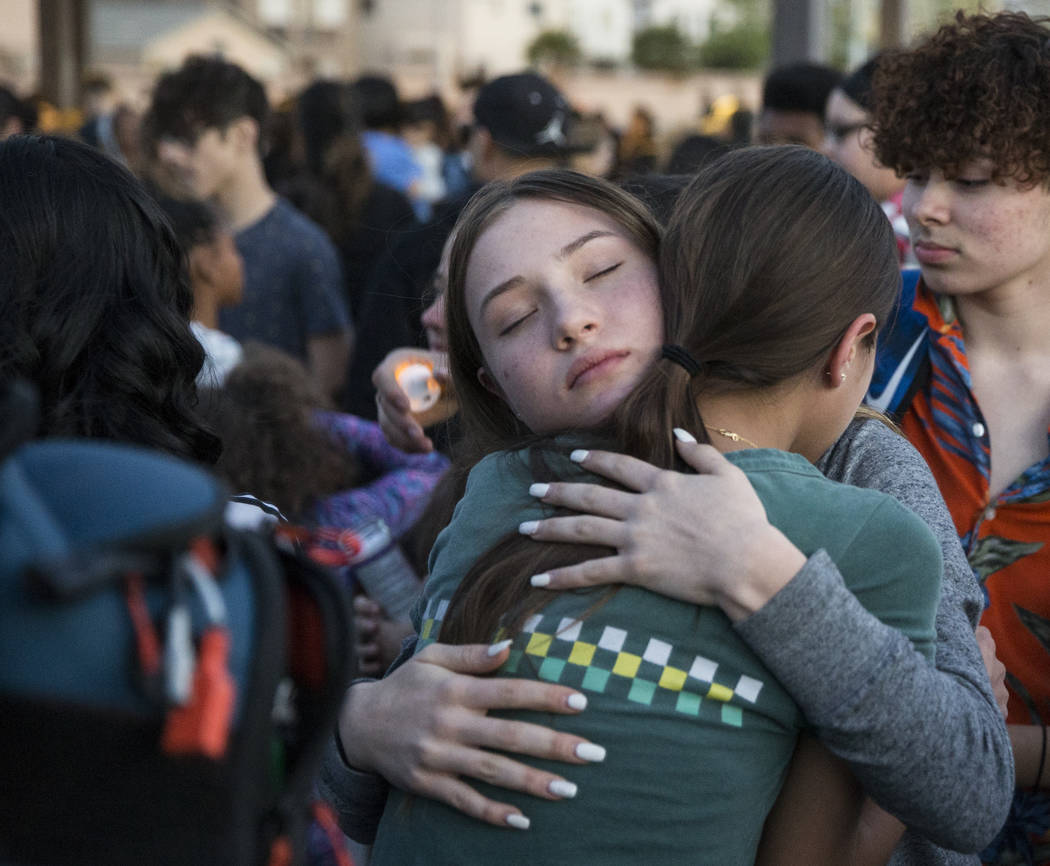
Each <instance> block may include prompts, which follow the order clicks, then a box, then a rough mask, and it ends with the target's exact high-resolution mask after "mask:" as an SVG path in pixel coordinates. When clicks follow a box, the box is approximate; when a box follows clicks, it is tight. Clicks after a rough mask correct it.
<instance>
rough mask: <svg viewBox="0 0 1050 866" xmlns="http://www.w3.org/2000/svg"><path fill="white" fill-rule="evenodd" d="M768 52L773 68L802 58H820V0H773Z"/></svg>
mask: <svg viewBox="0 0 1050 866" xmlns="http://www.w3.org/2000/svg"><path fill="white" fill-rule="evenodd" d="M772 53H773V56H772V58H771V66H773V67H774V68H775V67H777V66H783V65H784V64H786V63H796V62H798V61H803V60H810V61H813V62H815V63H820V62H822V61H823V60H824V3H823V2H822V0H773V52H772Z"/></svg>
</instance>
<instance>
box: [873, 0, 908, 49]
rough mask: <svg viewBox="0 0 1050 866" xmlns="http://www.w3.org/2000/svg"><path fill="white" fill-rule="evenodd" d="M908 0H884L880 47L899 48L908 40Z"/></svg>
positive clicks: (881, 13)
mask: <svg viewBox="0 0 1050 866" xmlns="http://www.w3.org/2000/svg"><path fill="white" fill-rule="evenodd" d="M907 20H908V5H907V0H882V3H881V7H880V11H879V47H880V48H898V47H900V46H901V45H904V43H905V41H906V30H907Z"/></svg>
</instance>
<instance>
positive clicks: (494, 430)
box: [442, 147, 900, 642]
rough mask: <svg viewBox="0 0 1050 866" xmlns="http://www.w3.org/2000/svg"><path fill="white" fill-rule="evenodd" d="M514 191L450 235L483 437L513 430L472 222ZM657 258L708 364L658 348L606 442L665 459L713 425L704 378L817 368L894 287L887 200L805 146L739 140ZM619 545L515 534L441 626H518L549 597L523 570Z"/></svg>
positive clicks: (711, 383)
mask: <svg viewBox="0 0 1050 866" xmlns="http://www.w3.org/2000/svg"><path fill="white" fill-rule="evenodd" d="M544 174H546V173H544ZM534 177H535V176H534ZM541 180H542V181H543V182H546V178H542V179H541ZM559 182H560V181H559ZM514 200H515V198H513V197H509V196H508V195H507V191H506V189H505V188H501V189H499V190H496V191H494V192H493V193H491V194H490V195H489V196H486V197H484V198H479V199H477V200H476V201H475V204H474V209H473V212H472V213H470V214H469V217H470V220H469V222H466V223H463V224H461V226H460V234H459V235H458V236H457V238H456V242H455V244H454V245H453V250H452V255H453V258H452V268H450V278H449V306H448V316H449V345H450V355H451V358H452V370H453V376H454V377H457V376H458V378H456V388H457V394H459V396H460V405H461V407H462V409H463V410H464V412H465V415H464V420H465V422H469V424H470V425H471V427H472V428H473V431H474V435H475V436H476V437H477V439H478V441H479V442H481V441H484V440H486V439H487V442H488V443H489V445H490V450H491V449H497V448H501V447H503V448H506V447H508V446H509V445H511V444H512V443H513V442H514V438H515V433H516V432H517V428H516V422H515V419H514V417H513V415H511V414H510V412H509V410H507V409H506V408H505V407H502V406H501V405H495V404H496V401H497V398H495V397H493V396H492V395H490V394H488V392H486V391H484V390H483V389H482V388H481V386H480V385H479V384H478V383H477V380H476V377H475V372H476V370H477V369H478V367H480V366H481V365H482V364H483V360H482V359H481V352H480V348H479V347H478V343H477V340H476V339H475V338H474V335H473V333H472V331H471V330H470V325H469V321H468V320H467V314H466V307H465V304H464V303H463V297H462V296H463V282H464V278H465V272H466V265H467V261H468V259H469V255H470V251H471V250H472V248H473V245H474V243H475V242H476V240H477V238H478V237H479V236H480V234H481V232H482V231H483V230H484V228H485V227H486V226H487V225H488V224H489V222H490V221H491V220H492V219H493V218H494V216H495V214H496V213H500V212H502V211H503V210H505V209H506V208H507V207H509V206H510V204H512V203H513V201H514ZM577 203H580V202H578V201H577ZM586 203H589V202H586ZM467 226H469V229H466V227H467ZM659 263H660V294H661V303H662V306H663V313H664V323H665V332H666V335H667V342H668V343H673V344H677V345H680V346H682V347H684V348H685V349H686V350H687V351H688V352H689V353H690V354H692V355H693V357H694V358H696V359H697V361H698V362H699V363H700V366H701V370H700V372H699V373H698V374H697V375H695V376H690V375H689V374H688V373H687V372H686V371H685V370H684V369H682V368H681V367H679V366H677V365H675V364H673V363H671V362H670V361H661V362H658V363H656V364H654V365H653V367H652V368H651V369H650V371H649V372H648V373H647V374H646V375H645V376H644V377H643V379H642V381H641V382H640V383H639V384H638V385H637V386H636V387H635V389H634V390H633V391H632V393H631V394H630V395H629V396H628V397H627V399H626V400H625V401H624V403H623V404H621V406H620V407H619V408H618V409H617V411H616V412H615V413H614V417H613V421H612V436H611V439H610V440H608V441H607V444H611V445H612V446H613V447H615V448H617V449H619V450H622V451H625V452H627V453H630V454H633V455H635V456H637V457H640V458H642V459H645V460H648V461H650V462H652V463H655V464H656V465H658V466H662V467H665V468H670V467H673V466H674V465H675V456H676V452H675V449H674V444H673V439H672V430H673V428H674V427H684V428H685V429H687V430H690V431H693V432H694V433H696V434H697V435H698V436H699V437H703V438H705V439H706V435H705V432H704V431H705V428H704V425H703V419H702V417H701V414H700V408H698V405H697V401H698V398H701V395H702V394H703V393H711V392H712V391H715V390H718V389H765V388H770V387H773V386H775V385H778V384H780V383H782V382H785V381H788V380H790V379H792V378H793V377H796V376H799V375H801V374H805V373H806V372H807V371H815V370H816V369H817V368H819V367H820V366H821V364H822V361H823V360H824V359H825V358H826V357H827V356H828V354H829V353H830V352H831V351H832V349H833V347H834V346H835V344H836V343H837V342H838V340H839V339H840V338H841V337H842V336H843V334H844V332H845V331H846V330H847V328H848V327H849V325H850V324H851V323H852V322H853V320H854V319H855V318H856V317H857V316H859V315H861V314H862V313H867V312H870V313H873V314H874V315H875V317H876V320H877V322H878V324H879V325H880V326H881V325H882V324H884V323H885V321H886V319H887V317H888V316H889V314H890V311H891V310H892V308H893V303H894V301H895V299H896V297H897V294H898V292H899V287H900V275H899V270H898V260H897V249H896V243H895V241H894V237H893V230H892V228H891V226H890V224H889V221H888V220H887V219H886V217H885V215H884V214H883V212H882V210H881V208H880V207H879V206H878V204H877V203H876V202H875V201H874V199H872V197H871V195H870V194H869V193H868V192H867V190H866V189H865V188H864V187H863V186H862V185H861V184H860V183H859V182H858V181H856V180H855V179H854V178H853V177H852V176H850V175H849V174H848V173H847V172H845V171H844V170H842V169H841V168H839V167H838V166H836V165H835V164H834V163H832V162H831V161H830V160H828V159H826V158H825V157H823V156H821V155H820V154H818V153H816V152H814V151H811V150H808V149H806V148H802V147H776V148H747V149H743V150H737V151H733V152H731V153H729V154H727V155H725V156H724V157H722V158H720V159H719V160H717V161H716V162H714V163H712V164H711V165H710V166H709V167H708V168H706V169H704V170H703V171H702V172H700V173H699V174H698V175H697V177H696V178H695V179H694V180H693V182H692V183H691V184H690V186H689V187H688V188H687V189H686V190H685V192H683V193H682V195H681V196H680V198H679V202H678V204H677V206H676V208H675V211H674V213H673V215H672V217H671V221H670V223H669V226H668V230H667V233H666V235H665V238H664V240H663V243H662V245H661V247H660V252H659ZM453 286H455V290H453ZM468 379H469V380H470V381H468ZM461 380H462V381H461ZM461 389H462V390H461ZM536 480H538V481H545V480H552V479H550V478H545V477H541V476H540V475H539V474H537V475H536ZM530 551H531V553H530ZM611 552H612V551H609V550H607V549H604V548H589V549H586V550H584V549H582V548H580V547H579V546H578V545H552V544H541V543H538V542H536V541H533V540H531V539H527V538H521V537H518V538H513V537H510V536H508V537H507V538H505V539H503V540H502V541H501V542H500V543H499V544H498V545H497V546H496V547H494V548H493V550H491V551H490V552H489V553H488V554H486V555H485V556H483V557H481V558H480V559H479V560H478V562H477V563H476V564H475V566H474V567H473V568H472V569H471V570H470V572H469V573H468V574H467V575H466V577H465V578H464V580H463V581H462V582H461V584H460V587H459V589H458V590H457V592H456V594H455V595H454V597H453V600H452V603H451V605H450V607H449V611H448V612H447V614H446V616H445V620H444V623H443V625H442V640H455V641H457V642H459V641H472V640H488V639H491V637H492V635H493V634H494V632H495V631H496V628H497V626H498V625H499V624H500V623H501V617H502V616H503V615H504V614H506V615H507V617H506V618H504V619H503V620H502V624H503V626H504V628H506V629H508V630H510V631H513V628H514V627H515V625H516V624H519V623H520V622H521V621H522V620H523V618H524V614H525V613H527V612H531V611H532V610H535V609H538V608H540V607H542V606H543V605H544V603H545V600H547V599H549V595H545V593H546V591H545V590H533V589H531V587H530V586H529V585H528V581H527V577H528V575H529V574H535V573H537V572H538V571H543V570H548V569H550V568H554V567H558V566H559V565H569V564H572V563H574V562H579V561H582V560H583V559H587V558H593V557H594V556H595V555H596V554H597V555H603V554H605V555H607V554H609V553H611ZM530 557H531V558H530ZM602 597H603V598H606V597H608V594H607V593H606V594H605V595H603V596H602Z"/></svg>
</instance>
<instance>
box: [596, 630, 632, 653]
mask: <svg viewBox="0 0 1050 866" xmlns="http://www.w3.org/2000/svg"><path fill="white" fill-rule="evenodd" d="M625 640H627V632H625V631H624V630H623V629H622V628H613V627H612V626H611V625H607V626H606V627H605V628H603V629H602V636H601V637H600V638H599V639H598V646H600V647H601V648H602V649H605V650H612V652H614V653H618V652H619V651H620V650H622V649H623V642H624V641H625Z"/></svg>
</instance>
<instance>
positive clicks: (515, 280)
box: [478, 229, 616, 315]
mask: <svg viewBox="0 0 1050 866" xmlns="http://www.w3.org/2000/svg"><path fill="white" fill-rule="evenodd" d="M607 237H616V235H615V233H614V232H610V231H607V230H604V229H595V230H594V231H590V232H587V233H586V234H583V235H580V236H579V237H578V238H576V240H574V241H569V243H567V244H566V245H565V246H563V247H562V248H561V249H560V250H558V252H557V253H555V254H554V258H555V259H557V260H558V261H563V260H564V259H567V258H568V257H569V256H571V255H572V254H573V253H575V252H576V251H577V250H579V249H580V247H582V246H584V245H585V244H589V243H590V242H591V241H593V240H595V239H596V238H607ZM524 282H525V278H524V277H522V276H514V277H511V278H510V279H507V280H504V281H503V282H502V283H500V284H499V285H498V286H496V287H495V288H492V289H490V290H489V291H488V293H486V295H485V297H484V298H483V299H482V301H481V307H480V308H479V309H478V314H479V315H480V314H481V313H484V312H485V307H487V306H488V304H489V302H490V301H494V300H495V299H496V298H498V297H499V296H500V295H502V294H503V293H504V292H508V291H510V290H511V289H513V288H516V287H517V286H520V285H521V284H522V283H524Z"/></svg>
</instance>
